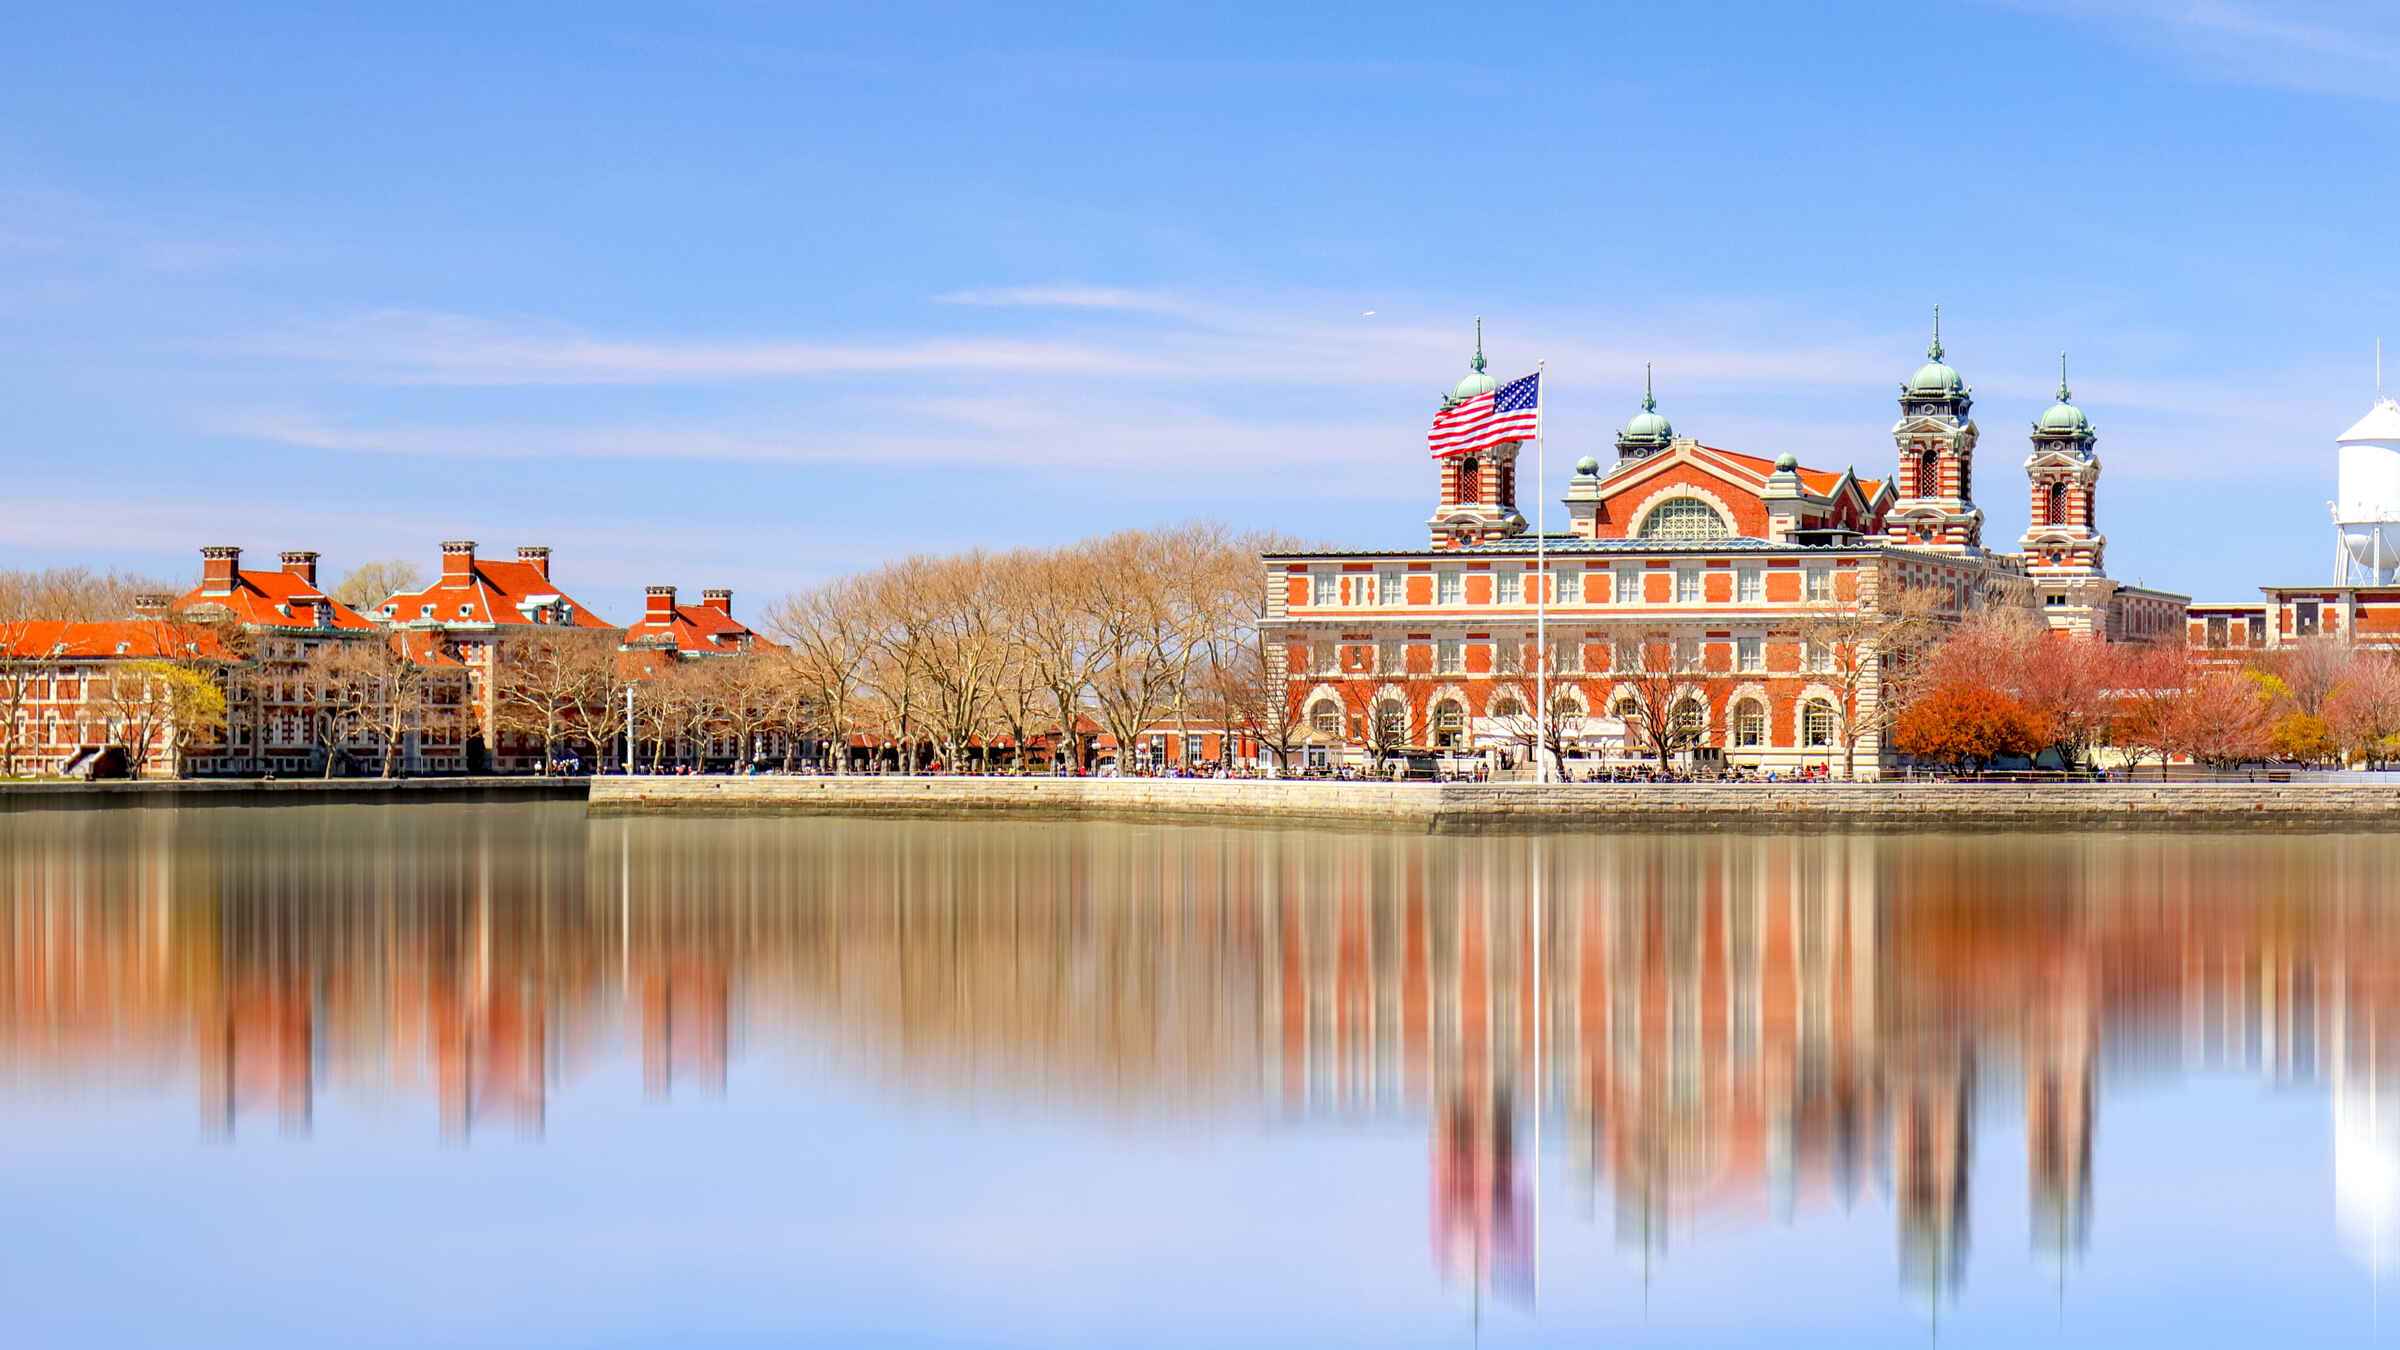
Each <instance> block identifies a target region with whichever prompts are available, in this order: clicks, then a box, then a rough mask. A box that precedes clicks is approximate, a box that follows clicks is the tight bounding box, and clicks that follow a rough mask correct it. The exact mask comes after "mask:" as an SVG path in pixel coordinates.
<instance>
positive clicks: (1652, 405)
mask: <svg viewBox="0 0 2400 1350" xmlns="http://www.w3.org/2000/svg"><path fill="white" fill-rule="evenodd" d="M1674 439H1675V424H1674V423H1672V422H1669V421H1668V420H1667V417H1666V414H1664V413H1662V412H1660V411H1659V410H1658V395H1657V394H1656V393H1654V392H1653V391H1652V389H1651V387H1650V367H1649V366H1648V365H1647V364H1644V365H1643V366H1642V410H1641V411H1640V412H1638V413H1635V414H1634V415H1633V416H1632V418H1631V419H1630V420H1628V421H1627V422H1626V423H1625V426H1624V429H1623V430H1621V431H1619V432H1618V433H1617V440H1618V441H1620V442H1624V441H1640V442H1643V443H1645V444H1652V445H1665V444H1666V443H1667V442H1669V441H1671V440H1674Z"/></svg>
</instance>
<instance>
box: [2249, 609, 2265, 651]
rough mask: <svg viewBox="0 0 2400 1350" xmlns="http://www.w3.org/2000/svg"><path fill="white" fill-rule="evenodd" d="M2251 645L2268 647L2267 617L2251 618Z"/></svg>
mask: <svg viewBox="0 0 2400 1350" xmlns="http://www.w3.org/2000/svg"><path fill="white" fill-rule="evenodd" d="M2250 645H2251V646H2253V647H2264V646H2266V645H2267V617H2266V616H2265V615H2263V614H2253V615H2251V616H2250Z"/></svg>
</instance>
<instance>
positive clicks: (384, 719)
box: [308, 633, 460, 778]
mask: <svg viewBox="0 0 2400 1350" xmlns="http://www.w3.org/2000/svg"><path fill="white" fill-rule="evenodd" d="M408 637H409V635H407V634H397V633H396V634H392V635H390V636H388V637H387V636H378V637H375V638H370V639H364V640H359V641H353V642H343V643H339V644H328V645H327V646H324V647H321V648H319V649H318V650H317V651H316V652H314V653H313V654H311V655H310V657H309V660H308V673H309V679H310V681H311V683H312V685H313V687H314V689H315V691H316V693H315V697H316V700H317V706H318V708H319V709H320V710H321V712H320V714H319V715H321V716H324V717H326V718H328V719H329V726H330V727H331V728H332V729H333V733H334V735H335V736H336V737H337V738H338V739H339V740H343V741H348V740H365V741H368V742H369V743H371V744H373V745H374V746H375V747H376V749H377V753H378V756H379V758H380V759H381V761H382V770H381V773H382V776H383V777H385V778H396V777H398V776H399V774H400V764H401V758H402V755H403V752H404V750H405V748H406V745H407V741H408V738H409V736H411V735H412V734H421V733H424V732H427V731H430V730H433V729H435V728H437V727H440V726H443V725H444V724H445V723H446V722H447V721H448V719H451V718H453V717H456V716H458V715H459V713H460V709H459V708H458V707H457V706H456V705H453V704H450V703H447V702H443V701H440V700H437V699H436V698H435V697H434V690H435V687H436V685H437V684H439V683H441V682H442V681H443V680H445V679H448V680H456V679H458V678H459V674H458V672H457V671H456V670H455V669H454V668H445V667H442V666H440V665H438V664H437V659H436V658H433V657H431V655H430V654H428V655H427V657H426V658H425V659H420V656H419V655H418V653H416V652H414V651H412V650H411V647H410V644H409V640H408Z"/></svg>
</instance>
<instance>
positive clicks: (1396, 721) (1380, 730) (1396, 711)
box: [1375, 698, 1408, 746]
mask: <svg viewBox="0 0 2400 1350" xmlns="http://www.w3.org/2000/svg"><path fill="white" fill-rule="evenodd" d="M1375 738H1376V739H1377V740H1378V741H1380V742H1381V743H1383V744H1384V745H1387V746H1392V745H1405V744H1407V742H1408V707H1407V705H1406V704H1403V703H1402V702H1400V700H1398V699H1394V698H1387V699H1385V700H1384V701H1383V702H1381V703H1378V704H1376V705H1375Z"/></svg>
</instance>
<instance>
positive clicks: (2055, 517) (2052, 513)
mask: <svg viewBox="0 0 2400 1350" xmlns="http://www.w3.org/2000/svg"><path fill="white" fill-rule="evenodd" d="M2043 514H2044V519H2043V521H2042V523H2043V524H2044V525H2064V524H2066V523H2067V485H2066V484H2064V483H2052V484H2051V485H2050V502H2049V510H2047V511H2046V512H2044V513H2043Z"/></svg>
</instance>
